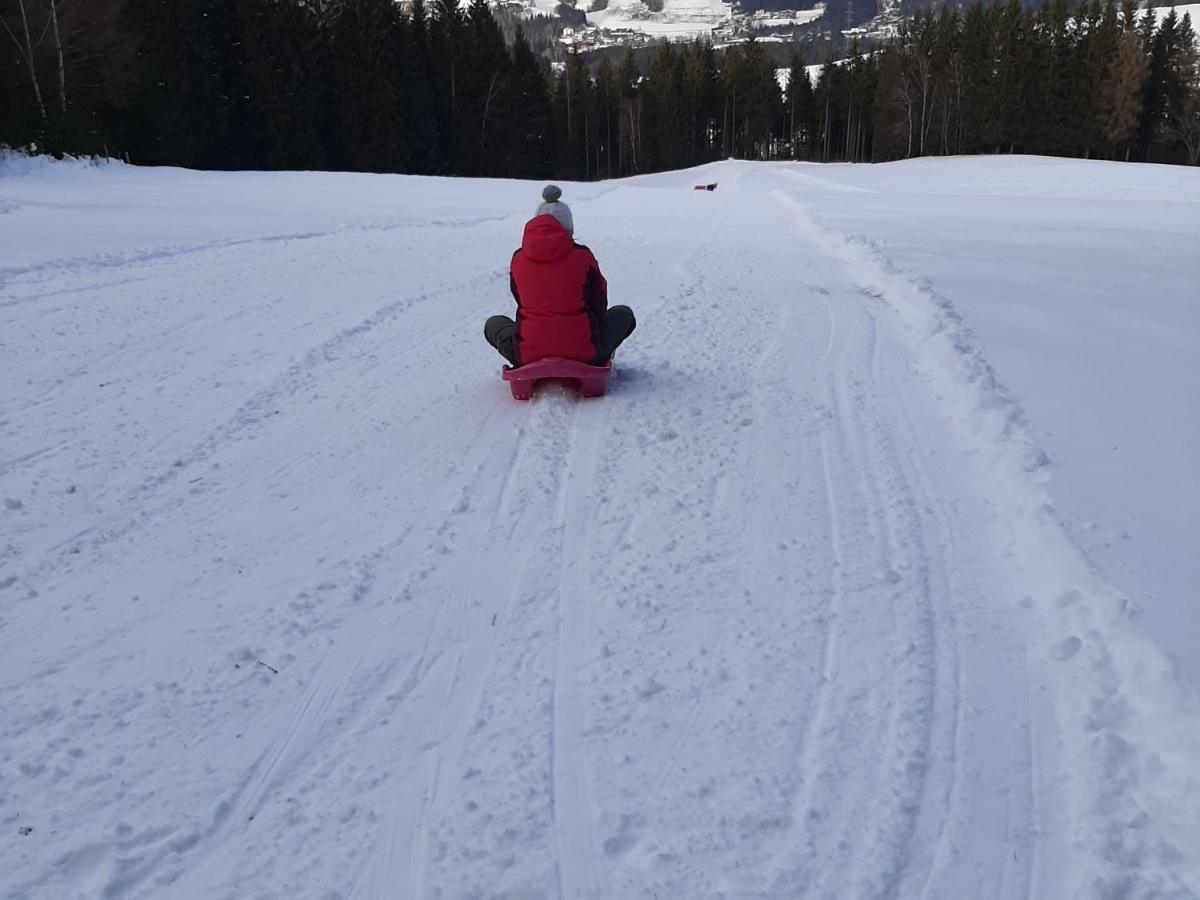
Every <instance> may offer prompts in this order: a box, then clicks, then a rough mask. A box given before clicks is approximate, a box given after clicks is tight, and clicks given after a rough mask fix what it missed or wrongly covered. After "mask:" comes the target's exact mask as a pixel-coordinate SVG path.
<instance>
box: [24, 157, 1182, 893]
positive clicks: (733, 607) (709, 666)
mask: <svg viewBox="0 0 1200 900" xmlns="http://www.w3.org/2000/svg"><path fill="white" fill-rule="evenodd" d="M710 181H717V182H719V184H720V187H719V189H718V190H717V191H716V192H712V193H709V192H695V191H692V190H691V189H690V188H691V185H692V183H693V182H710ZM538 188H539V186H538V185H532V184H527V183H520V182H505V181H467V180H459V181H454V180H439V179H420V178H405V177H388V176H368V175H321V174H271V175H264V174H252V173H244V174H202V173H195V172H184V171H177V170H138V169H132V168H127V167H122V166H112V167H106V168H103V169H94V168H88V167H85V166H80V165H53V166H49V165H44V164H36V163H35V164H30V165H20V166H17V165H14V164H12V163H11V162H10V163H8V164H7V165H6V167H5V168H4V170H3V174H2V175H0V237H2V240H0V354H2V355H0V359H2V360H3V364H2V366H0V404H2V405H0V502H2V503H3V504H4V505H3V506H2V507H0V527H2V529H3V530H2V531H0V690H2V691H3V694H2V696H3V697H4V702H3V705H2V706H0V823H3V826H4V828H5V829H6V831H5V833H4V834H3V841H2V842H0V896H3V897H5V898H10V897H11V898H22V900H23V898H42V897H53V898H63V900H70V898H76V897H129V898H206V900H207V898H224V897H231V898H232V897H236V898H248V897H253V898H266V897H278V898H295V897H320V898H331V897H362V898H376V897H406V898H407V897H413V898H418V897H455V898H457V897H475V896H489V897H490V896H497V897H510V898H517V897H522V898H537V897H541V898H552V897H570V898H578V897H585V898H627V897H628V898H636V897H653V896H658V897H689V898H692V897H716V896H728V897H797V896H811V897H826V896H837V897H881V896H888V897H912V896H925V897H932V898H962V897H1012V896H1032V897H1039V898H1063V897H1079V898H1085V897H1086V898H1092V897H1098V896H1129V897H1149V896H1161V897H1190V896H1194V895H1196V894H1197V893H1200V850H1198V849H1197V848H1200V765H1198V764H1197V758H1198V754H1197V748H1200V703H1198V699H1197V692H1196V686H1197V679H1196V674H1197V665H1198V663H1197V652H1196V649H1195V648H1196V639H1197V637H1198V635H1197V627H1196V618H1195V612H1194V610H1195V602H1196V600H1197V597H1196V593H1195V585H1196V584H1197V580H1196V576H1197V573H1196V571H1195V565H1196V557H1197V555H1198V554H1197V553H1196V552H1195V551H1196V549H1197V547H1196V528H1195V523H1196V515H1195V512H1194V511H1195V509H1196V508H1197V506H1196V504H1197V501H1200V497H1198V496H1197V481H1196V474H1195V471H1194V465H1193V463H1192V460H1191V459H1190V458H1189V450H1190V448H1193V447H1195V446H1196V438H1197V436H1198V435H1197V430H1198V427H1200V426H1198V421H1197V419H1198V412H1197V407H1196V403H1195V397H1196V396H1197V387H1198V386H1200V385H1198V384H1197V374H1198V372H1200V366H1198V365H1197V363H1198V357H1197V354H1198V353H1200V349H1198V348H1200V315H1198V313H1197V307H1196V300H1195V295H1196V286H1197V284H1200V271H1198V269H1197V266H1198V265H1200V263H1198V262H1197V260H1198V258H1200V255H1198V254H1196V253H1195V252H1194V251H1195V249H1196V241H1197V238H1198V237H1200V179H1198V173H1197V172H1196V171H1195V170H1189V169H1180V168H1165V167H1151V166H1134V165H1115V164H1106V163H1094V162H1092V163H1087V162H1066V161H1054V160H1044V159H1021V158H1015V159H987V158H978V159H962V160H939V161H933V160H922V161H914V162H910V163H903V164H895V165H888V166H879V167H849V166H844V167H817V166H805V165H783V164H779V165H762V164H747V163H738V162H729V163H722V164H718V165H714V166H710V167H704V168H703V169H701V170H699V171H693V172H686V173H674V174H667V175H658V176H648V177H644V178H639V179H632V180H629V181H624V182H610V183H606V184H595V185H570V186H567V191H566V197H565V199H567V200H568V201H569V202H571V203H572V205H573V207H574V210H575V220H576V223H577V228H578V237H579V239H580V240H582V241H585V242H587V243H589V244H590V245H591V246H592V247H593V249H594V250H595V251H596V252H597V254H598V256H599V258H600V260H601V263H602V265H603V266H604V268H605V273H606V275H607V276H608V279H609V283H610V288H611V293H612V295H613V299H614V301H617V300H620V301H625V302H629V303H631V304H632V305H633V306H634V308H635V310H636V311H637V313H638V317H639V328H638V331H637V332H636V333H635V334H634V336H633V337H632V338H631V340H630V342H629V344H628V345H627V346H626V347H624V348H622V351H621V353H620V355H619V358H618V369H619V371H618V375H617V376H616V378H615V381H614V383H613V385H612V389H611V392H610V395H609V396H608V397H606V398H604V399H603V400H597V401H589V402H580V401H579V400H578V399H577V398H576V397H575V396H574V395H573V394H571V393H570V392H568V391H566V390H564V389H561V388H550V389H549V390H545V391H544V392H543V393H542V394H541V395H539V397H538V399H537V400H536V401H535V402H533V403H532V404H520V403H517V402H515V401H513V400H511V399H510V397H509V395H508V393H507V390H506V387H505V386H504V385H503V384H502V383H501V381H500V379H499V377H498V368H499V359H498V358H497V357H496V356H495V355H494V354H493V353H492V351H491V350H490V349H489V348H487V347H486V346H485V345H484V344H483V342H482V339H481V335H480V330H481V324H482V321H483V319H484V317H485V316H486V315H488V314H489V313H492V312H496V311H506V310H508V309H509V308H510V306H511V300H510V299H509V298H508V296H507V279H506V276H505V267H506V263H507V259H508V255H509V253H510V252H511V249H512V247H513V246H514V244H515V242H516V241H517V239H518V236H519V233H520V228H521V225H522V223H523V221H524V220H525V218H526V217H527V216H528V214H529V213H530V212H531V209H532V206H533V204H534V202H535V201H536V198H537V194H538ZM1114 446H1115V447H1116V448H1117V449H1116V450H1113V449H1110V448H1111V447H1114ZM1193 455H1194V454H1193ZM1172 656H1173V657H1174V660H1175V662H1176V663H1177V664H1178V669H1176V668H1175V667H1174V666H1173V665H1172V663H1171V658H1172Z"/></svg>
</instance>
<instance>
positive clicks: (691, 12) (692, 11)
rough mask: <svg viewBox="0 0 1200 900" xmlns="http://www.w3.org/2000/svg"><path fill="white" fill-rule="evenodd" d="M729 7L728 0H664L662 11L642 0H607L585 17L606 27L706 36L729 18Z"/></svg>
mask: <svg viewBox="0 0 1200 900" xmlns="http://www.w3.org/2000/svg"><path fill="white" fill-rule="evenodd" d="M580 8H581V9H587V6H586V5H581V6H580ZM732 11H733V6H732V4H730V3H728V2H727V0H663V10H662V12H651V11H650V10H649V9H647V8H646V5H645V4H644V3H643V2H642V0H609V3H608V6H607V8H605V9H602V10H596V11H595V12H588V14H587V21H588V24H589V25H593V26H596V27H598V28H604V29H607V30H609V31H616V30H620V29H628V30H630V31H638V32H642V33H644V34H650V35H654V36H655V37H669V38H675V39H682V38H690V37H707V36H708V35H710V34H711V33H712V30H713V28H714V27H715V26H717V25H719V24H721V23H722V22H728V21H729V19H730V16H731V15H732Z"/></svg>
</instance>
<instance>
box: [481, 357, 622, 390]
mask: <svg viewBox="0 0 1200 900" xmlns="http://www.w3.org/2000/svg"><path fill="white" fill-rule="evenodd" d="M612 370H613V367H612V361H611V360H609V361H608V362H607V363H605V364H604V365H602V366H589V365H588V364H587V363H581V362H579V361H577V360H574V359H563V358H562V357H561V356H551V357H547V358H546V359H539V360H538V361H537V362H531V363H527V364H526V365H523V366H521V367H520V368H519V369H514V368H512V367H511V366H505V367H504V368H503V369H502V370H501V372H500V377H501V378H503V379H504V380H505V381H507V382H508V386H509V387H510V388H511V389H512V395H513V396H514V397H515V398H516V399H518V400H531V399H533V391H534V388H536V387H537V383H538V382H539V381H542V380H543V379H546V378H563V379H566V380H568V381H574V382H576V383H577V384H578V385H579V393H581V394H582V395H583V396H585V397H603V396H604V391H605V389H606V387H607V384H608V377H609V376H610V375H612Z"/></svg>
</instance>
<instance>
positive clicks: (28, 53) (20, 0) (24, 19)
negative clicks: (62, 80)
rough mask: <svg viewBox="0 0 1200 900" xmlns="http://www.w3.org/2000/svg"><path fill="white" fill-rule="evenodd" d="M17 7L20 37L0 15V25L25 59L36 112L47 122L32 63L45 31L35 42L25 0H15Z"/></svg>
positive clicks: (35, 68) (44, 106) (34, 67)
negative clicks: (19, 18)
mask: <svg viewBox="0 0 1200 900" xmlns="http://www.w3.org/2000/svg"><path fill="white" fill-rule="evenodd" d="M17 7H18V8H19V9H20V11H21V37H18V36H17V35H15V34H13V31H12V29H11V28H9V27H8V22H7V21H5V20H4V18H3V17H0V25H3V26H4V30H5V31H6V32H7V33H8V36H9V37H10V38H12V42H13V43H14V44H15V45H16V47H17V52H18V53H19V54H20V55H21V58H22V59H24V60H25V65H26V66H27V67H28V68H29V80H30V82H31V83H32V84H33V95H34V97H35V98H36V99H37V107H38V112H39V113H41V116H42V122H43V123H48V122H49V121H50V118H49V116H47V115H46V102H45V101H44V100H43V99H42V85H41V82H39V81H38V76H37V66H36V65H35V64H34V59H33V51H34V48H35V47H37V46H38V45H40V44H41V42H42V40H43V39H44V38H45V36H46V33H45V31H44V30H43V32H42V35H41V37H39V38H38V41H37V43H36V44H35V43H34V41H33V37H32V35H31V34H30V31H29V10H28V9H26V7H25V0H17ZM22 38H23V39H22Z"/></svg>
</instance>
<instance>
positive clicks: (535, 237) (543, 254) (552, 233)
mask: <svg viewBox="0 0 1200 900" xmlns="http://www.w3.org/2000/svg"><path fill="white" fill-rule="evenodd" d="M521 249H522V250H524V251H525V253H526V254H528V256H529V258H530V259H532V260H534V261H535V262H553V261H554V260H556V259H562V258H563V257H564V256H566V255H567V254H568V253H570V252H571V251H572V250H574V249H575V239H574V238H572V237H571V235H570V233H569V232H568V231H567V229H565V228H563V227H562V224H561V223H560V222H559V221H558V219H556V218H554V216H550V215H545V216H536V217H534V218H532V219H530V220H529V221H528V222H527V223H525V236H524V237H523V238H522V239H521Z"/></svg>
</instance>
